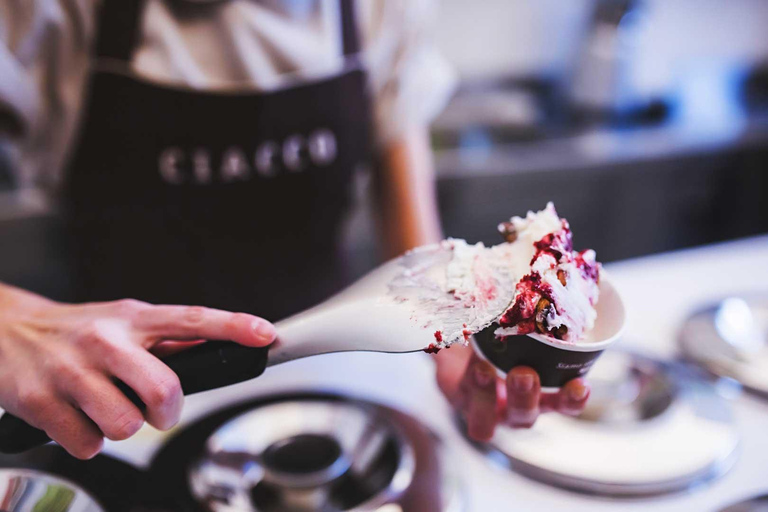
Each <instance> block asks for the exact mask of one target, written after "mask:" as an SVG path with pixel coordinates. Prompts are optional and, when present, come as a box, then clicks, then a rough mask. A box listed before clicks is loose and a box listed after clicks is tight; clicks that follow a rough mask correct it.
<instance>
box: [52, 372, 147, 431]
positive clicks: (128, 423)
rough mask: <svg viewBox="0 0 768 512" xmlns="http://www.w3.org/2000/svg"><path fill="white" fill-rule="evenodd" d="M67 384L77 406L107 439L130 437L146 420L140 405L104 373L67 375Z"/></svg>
mask: <svg viewBox="0 0 768 512" xmlns="http://www.w3.org/2000/svg"><path fill="white" fill-rule="evenodd" d="M64 385H65V389H66V391H67V392H68V393H69V395H70V396H71V397H72V398H73V399H74V400H75V402H76V403H77V405H78V407H79V408H80V409H81V410H82V411H83V412H84V413H85V414H86V415H87V416H88V417H89V418H90V419H91V421H93V422H94V423H95V424H96V425H97V426H98V427H99V430H101V432H102V433H103V434H104V435H105V436H106V437H107V438H108V439H112V440H113V441H122V440H123V439H128V438H129V437H131V436H132V435H133V434H135V433H136V432H138V431H139V429H140V428H141V426H142V425H143V424H144V415H143V414H142V413H141V411H140V410H139V408H138V407H136V406H135V405H133V404H132V403H131V401H130V400H128V398H127V397H126V396H125V395H124V394H123V393H122V392H121V391H120V390H119V389H117V387H116V386H115V385H114V384H113V383H112V382H110V381H109V379H107V377H106V376H104V375H102V374H98V373H92V374H87V375H84V376H83V377H80V378H77V379H71V378H70V379H66V382H65V384H64Z"/></svg>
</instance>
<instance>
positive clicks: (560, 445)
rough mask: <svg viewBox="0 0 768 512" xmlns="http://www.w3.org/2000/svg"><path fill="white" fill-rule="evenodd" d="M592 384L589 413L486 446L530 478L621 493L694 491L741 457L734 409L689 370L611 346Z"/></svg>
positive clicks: (554, 418) (501, 435)
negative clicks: (689, 489) (691, 489)
mask: <svg viewBox="0 0 768 512" xmlns="http://www.w3.org/2000/svg"><path fill="white" fill-rule="evenodd" d="M589 381H590V382H591V385H592V396H591V397H590V400H589V402H588V404H587V408H586V410H585V411H584V413H583V414H582V415H581V416H580V417H578V418H570V417H566V416H563V415H557V414H547V415H543V416H542V417H541V418H539V420H538V421H537V423H536V425H535V426H534V427H533V428H531V429H528V430H520V429H511V428H499V429H497V432H496V434H495V436H494V437H493V439H492V440H491V441H490V442H489V443H487V444H482V445H478V446H479V448H480V449H481V450H482V451H483V452H484V453H485V454H486V455H487V456H488V457H489V458H490V459H491V460H493V461H494V462H496V463H499V464H502V465H503V466H505V467H507V468H509V469H512V470H514V471H517V472H519V473H522V474H524V475H526V476H529V477H530V478H533V479H536V480H539V481H542V482H545V483H549V484H551V485H554V486H558V487H563V488H566V489H570V490H574V491H578V492H583V493H588V494H597V495H606V496H617V497H621V496H648V495H656V494H662V493H667V492H673V491H678V490H682V489H687V488H690V487H692V486H694V485H696V484H699V483H701V482H703V481H707V480H709V479H712V478H715V477H717V476H719V475H721V474H723V473H724V472H725V471H726V470H727V469H729V468H730V467H731V466H732V464H733V462H734V461H735V459H736V454H737V447H738V443H739V436H738V432H737V430H736V427H735V425H734V423H733V420H732V418H731V413H730V408H729V407H728V404H727V403H726V402H725V400H724V399H723V398H721V397H720V396H719V395H717V394H716V393H715V392H714V391H713V389H712V387H711V386H710V385H708V384H707V382H706V381H704V380H702V379H701V378H699V377H696V376H695V375H693V374H691V373H690V371H688V370H686V368H685V367H683V366H681V365H672V364H665V363H661V362H659V361H655V360H652V359H648V358H646V357H642V356H639V355H635V354H630V353H624V352H618V351H613V350H611V351H606V353H605V354H603V356H602V358H600V360H598V362H597V363H596V364H595V366H594V367H593V369H592V371H591V372H590V377H589Z"/></svg>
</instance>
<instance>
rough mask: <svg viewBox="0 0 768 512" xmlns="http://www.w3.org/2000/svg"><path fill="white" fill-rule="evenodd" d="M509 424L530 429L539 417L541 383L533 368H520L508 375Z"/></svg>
mask: <svg viewBox="0 0 768 512" xmlns="http://www.w3.org/2000/svg"><path fill="white" fill-rule="evenodd" d="M506 384H507V423H508V424H509V425H510V426H512V427H517V428H530V427H531V426H533V424H534V423H535V422H536V419H537V418H538V417H539V397H540V396H541V382H540V380H539V374H538V373H536V371H535V370H534V369H533V368H529V367H527V366H518V367H516V368H513V369H512V370H510V372H509V373H508V374H507V380H506Z"/></svg>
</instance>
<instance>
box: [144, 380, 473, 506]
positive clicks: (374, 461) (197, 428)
mask: <svg viewBox="0 0 768 512" xmlns="http://www.w3.org/2000/svg"><path fill="white" fill-rule="evenodd" d="M152 466H153V467H152V470H151V473H152V475H153V480H155V483H156V485H157V486H158V488H159V487H161V486H162V487H164V488H166V489H168V488H178V487H177V486H178V484H179V483H181V480H180V479H179V478H177V477H176V478H173V477H172V478H171V480H172V481H171V480H169V478H168V477H169V475H172V474H176V475H178V474H181V475H183V477H184V478H183V484H184V485H183V486H182V488H181V491H182V492H181V493H179V494H178V496H177V497H176V502H180V503H182V504H184V505H185V508H184V510H206V511H213V512H233V511H254V512H256V511H258V512H272V511H280V512H304V511H314V510H322V511H328V512H331V511H342V510H379V511H381V512H384V511H389V510H398V511H404V512H408V511H414V512H430V511H434V512H438V511H459V510H463V497H462V493H461V491H460V486H459V481H458V477H457V475H456V474H455V473H454V472H453V470H452V468H451V467H450V466H449V465H448V464H447V461H446V453H445V448H444V446H443V445H442V444H441V443H440V441H439V440H438V439H437V437H436V436H435V435H434V434H433V433H432V432H430V431H429V430H428V429H426V428H425V427H424V426H423V425H421V424H420V423H419V422H418V421H417V420H415V419H414V418H412V417H410V416H408V415H406V414H403V413H401V412H398V411H395V410H393V409H390V408H387V407H383V406H380V405H376V404H373V403H369V402H363V401H357V400H349V399H344V398H341V397H338V396H332V395H319V394H311V395H290V396H281V397H273V398H268V399H265V400H260V401H257V402H253V403H251V404H246V405H242V406H238V407H237V408H235V409H233V410H230V411H224V412H223V413H220V414H217V415H216V416H214V417H212V418H209V419H206V420H203V422H202V423H200V424H198V425H193V426H192V427H191V428H190V429H188V430H187V431H185V432H182V433H181V434H180V435H179V436H177V437H175V438H174V439H172V440H171V441H170V442H169V445H168V446H167V447H166V448H165V449H163V451H162V452H161V453H160V454H159V455H158V457H157V458H156V460H155V462H154V463H153V465H152Z"/></svg>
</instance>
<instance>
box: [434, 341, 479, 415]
mask: <svg viewBox="0 0 768 512" xmlns="http://www.w3.org/2000/svg"><path fill="white" fill-rule="evenodd" d="M471 357H472V349H471V348H469V347H462V346H458V345H454V346H452V347H451V348H450V349H444V350H441V351H440V352H438V353H437V354H435V355H434V356H433V358H434V360H435V362H436V363H437V385H438V386H439V387H440V390H441V391H442V392H443V394H444V395H445V397H446V398H447V399H448V401H449V402H450V403H451V405H453V407H455V408H457V409H458V410H463V409H464V407H465V406H466V404H467V397H466V393H464V392H463V391H462V389H461V387H460V385H461V382H462V376H463V375H464V374H465V373H466V369H467V365H468V364H469V361H470V359H471Z"/></svg>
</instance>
